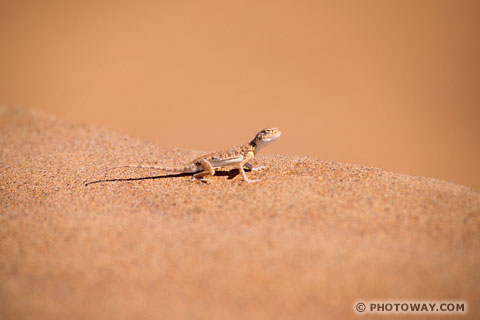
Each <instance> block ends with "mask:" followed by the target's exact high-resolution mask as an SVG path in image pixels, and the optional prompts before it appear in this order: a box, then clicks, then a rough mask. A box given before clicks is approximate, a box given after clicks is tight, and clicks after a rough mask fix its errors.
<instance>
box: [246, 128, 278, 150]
mask: <svg viewBox="0 0 480 320" xmlns="http://www.w3.org/2000/svg"><path fill="white" fill-rule="evenodd" d="M281 134H282V132H281V131H280V129H278V128H265V129H263V130H260V131H259V132H258V133H257V135H256V136H255V138H253V140H252V141H251V142H250V145H251V146H253V147H254V148H255V150H256V151H258V150H260V149H261V148H263V147H265V146H267V145H268V144H270V143H271V142H272V141H274V140H276V139H278V138H280V135H281Z"/></svg>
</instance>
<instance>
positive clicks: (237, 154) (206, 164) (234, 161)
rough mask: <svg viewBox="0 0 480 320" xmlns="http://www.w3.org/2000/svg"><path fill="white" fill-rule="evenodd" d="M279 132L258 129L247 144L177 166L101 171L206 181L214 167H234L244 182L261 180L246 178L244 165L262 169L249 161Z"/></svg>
mask: <svg viewBox="0 0 480 320" xmlns="http://www.w3.org/2000/svg"><path fill="white" fill-rule="evenodd" d="M281 134H282V133H281V131H280V130H279V129H278V128H265V129H262V130H260V131H259V132H258V133H257V134H256V135H255V137H254V138H253V139H252V140H251V141H250V142H249V143H247V144H244V145H241V146H238V147H234V148H231V149H227V150H223V151H218V152H213V153H209V154H206V155H203V156H201V157H198V158H196V159H194V160H192V161H190V162H188V163H187V164H185V165H184V166H182V167H178V168H169V167H161V166H157V165H145V164H126V165H120V166H115V167H111V168H107V169H105V170H103V171H102V172H101V173H105V172H107V171H110V170H113V169H118V168H138V169H155V170H161V171H166V172H170V173H177V174H182V173H187V174H190V173H191V174H192V179H193V180H200V181H205V182H206V181H207V178H209V177H212V176H213V175H214V174H215V170H216V169H219V168H224V167H236V168H237V169H238V170H239V171H240V173H241V175H242V177H243V180H244V181H245V182H248V183H253V182H258V181H261V180H260V179H259V180H251V179H248V177H247V175H246V174H245V170H244V167H246V168H247V169H249V170H250V171H256V170H260V169H263V168H264V167H257V168H254V167H253V166H252V165H251V164H250V163H249V161H251V160H252V159H253V158H254V157H255V155H256V154H257V153H258V152H259V151H260V150H261V149H263V148H264V147H266V146H267V145H269V144H270V143H271V142H272V141H274V140H276V139H278V138H279V137H280V135H281ZM90 183H92V182H87V183H85V186H87V185H88V184H90Z"/></svg>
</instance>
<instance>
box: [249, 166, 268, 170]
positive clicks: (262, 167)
mask: <svg viewBox="0 0 480 320" xmlns="http://www.w3.org/2000/svg"><path fill="white" fill-rule="evenodd" d="M265 168H266V167H265V166H261V167H256V168H253V167H252V168H251V169H250V171H261V170H263V169H265Z"/></svg>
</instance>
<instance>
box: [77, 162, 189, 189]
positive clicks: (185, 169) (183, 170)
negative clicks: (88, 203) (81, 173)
mask: <svg viewBox="0 0 480 320" xmlns="http://www.w3.org/2000/svg"><path fill="white" fill-rule="evenodd" d="M119 168H135V169H154V170H160V171H166V172H171V173H195V172H198V170H197V167H196V166H195V165H193V164H188V165H186V166H184V167H180V168H169V167H167V166H165V167H161V166H156V165H145V164H125V165H121V166H115V167H110V168H106V169H104V170H102V171H100V172H98V173H96V174H95V175H100V174H104V173H105V172H107V171H110V170H114V169H119ZM90 183H92V182H87V181H84V184H85V186H87V185H89V184H90Z"/></svg>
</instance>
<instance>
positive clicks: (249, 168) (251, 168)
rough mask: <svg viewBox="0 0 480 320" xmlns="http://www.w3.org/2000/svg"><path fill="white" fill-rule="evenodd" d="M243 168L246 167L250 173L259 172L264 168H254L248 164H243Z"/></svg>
mask: <svg viewBox="0 0 480 320" xmlns="http://www.w3.org/2000/svg"><path fill="white" fill-rule="evenodd" d="M245 167H247V169H248V170H250V171H260V170H262V169H265V168H266V167H265V166H261V167H256V168H254V167H253V166H252V165H251V164H250V163H249V162H247V163H245Z"/></svg>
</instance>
